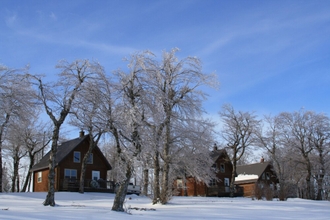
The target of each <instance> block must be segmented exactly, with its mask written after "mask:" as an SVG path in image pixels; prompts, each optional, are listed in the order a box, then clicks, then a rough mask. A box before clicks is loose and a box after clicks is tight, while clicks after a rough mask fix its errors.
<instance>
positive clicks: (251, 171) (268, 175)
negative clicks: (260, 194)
mask: <svg viewBox="0 0 330 220" xmlns="http://www.w3.org/2000/svg"><path fill="white" fill-rule="evenodd" d="M236 172H237V177H236V178H235V185H238V186H239V187H241V188H242V189H243V196H244V197H253V196H254V191H255V187H256V186H259V187H261V188H263V187H270V188H272V189H276V185H277V183H278V178H277V176H276V173H275V171H274V169H273V167H272V165H271V164H270V163H269V162H265V161H264V159H263V158H262V159H261V160H260V163H254V164H248V165H241V166H237V169H236Z"/></svg>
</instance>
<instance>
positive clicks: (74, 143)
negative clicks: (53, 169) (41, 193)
mask: <svg viewBox="0 0 330 220" xmlns="http://www.w3.org/2000/svg"><path fill="white" fill-rule="evenodd" d="M88 139H89V135H85V136H83V137H79V138H75V139H72V140H69V141H66V142H63V143H62V144H61V145H60V146H58V149H57V153H56V157H55V160H56V161H55V166H58V164H59V163H60V162H61V161H62V160H63V159H64V158H65V157H66V156H67V155H68V154H70V153H71V152H72V151H73V150H74V149H75V148H76V147H78V146H79V145H80V144H81V143H82V142H83V141H85V140H88ZM95 150H97V151H99V152H100V155H102V157H103V159H104V160H105V161H106V165H107V167H108V169H109V170H110V169H111V165H110V164H109V162H108V160H107V159H106V158H105V157H104V155H103V153H102V152H101V150H100V149H99V148H98V147H96V149H95ZM49 156H50V151H49V152H48V153H47V154H46V155H45V156H44V157H43V158H41V160H40V161H39V163H37V164H35V165H34V166H33V167H32V168H31V170H30V171H35V170H42V169H46V168H48V167H49Z"/></svg>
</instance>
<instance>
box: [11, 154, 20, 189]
mask: <svg viewBox="0 0 330 220" xmlns="http://www.w3.org/2000/svg"><path fill="white" fill-rule="evenodd" d="M17 153H18V152H16V150H15V155H14V156H13V168H14V171H13V177H12V183H11V184H12V185H11V191H12V192H16V189H17V190H18V188H16V184H17V178H18V167H19V162H18V160H19V159H18V155H17ZM17 192H19V191H17Z"/></svg>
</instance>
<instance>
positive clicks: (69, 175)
mask: <svg viewBox="0 0 330 220" xmlns="http://www.w3.org/2000/svg"><path fill="white" fill-rule="evenodd" d="M64 178H65V179H70V180H76V179H77V170H74V169H64Z"/></svg>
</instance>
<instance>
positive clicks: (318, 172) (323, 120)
mask: <svg viewBox="0 0 330 220" xmlns="http://www.w3.org/2000/svg"><path fill="white" fill-rule="evenodd" d="M309 125H310V127H309V128H310V129H311V134H310V137H309V140H310V142H311V144H312V145H313V148H314V152H312V153H313V154H315V156H316V162H315V163H314V165H313V167H314V169H313V171H314V175H313V176H314V178H315V180H316V181H317V193H316V199H317V200H322V199H323V198H324V191H325V190H324V184H323V179H324V176H325V174H326V157H327V155H329V153H330V147H329V144H330V120H329V117H328V116H326V115H325V114H317V113H313V114H312V117H311V122H310V124H309Z"/></svg>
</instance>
